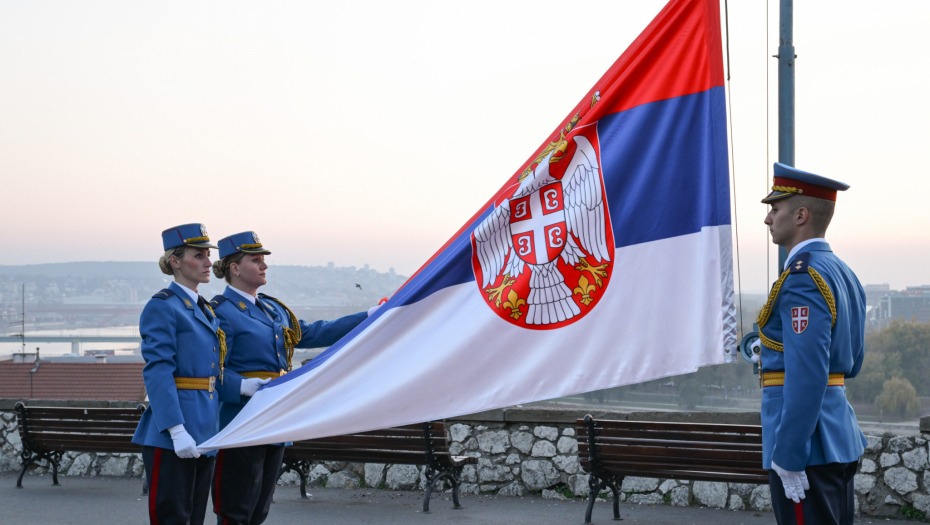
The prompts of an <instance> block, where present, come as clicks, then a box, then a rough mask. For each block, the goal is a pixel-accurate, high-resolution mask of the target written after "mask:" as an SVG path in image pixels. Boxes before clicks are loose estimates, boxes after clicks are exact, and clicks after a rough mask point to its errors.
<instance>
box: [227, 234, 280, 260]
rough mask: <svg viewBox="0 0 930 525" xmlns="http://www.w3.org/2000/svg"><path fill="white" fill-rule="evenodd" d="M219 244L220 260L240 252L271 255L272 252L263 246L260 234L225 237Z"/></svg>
mask: <svg viewBox="0 0 930 525" xmlns="http://www.w3.org/2000/svg"><path fill="white" fill-rule="evenodd" d="M217 244H219V245H220V259H222V258H223V257H226V256H228V255H233V254H236V253H239V252H243V253H254V254H261V255H271V252H269V251H268V250H266V249H265V248H264V247H263V246H262V241H260V240H259V239H258V234H257V233H255V232H242V233H236V234H233V235H230V236H229V237H223V238H222V239H220V242H218V243H217Z"/></svg>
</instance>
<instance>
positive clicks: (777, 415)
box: [758, 163, 867, 525]
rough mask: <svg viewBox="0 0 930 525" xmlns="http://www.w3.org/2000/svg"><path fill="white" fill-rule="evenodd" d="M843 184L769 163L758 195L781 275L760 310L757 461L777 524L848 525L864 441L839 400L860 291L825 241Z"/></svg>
mask: <svg viewBox="0 0 930 525" xmlns="http://www.w3.org/2000/svg"><path fill="white" fill-rule="evenodd" d="M847 188H849V186H847V185H846V184H843V183H841V182H837V181H834V180H830V179H827V178H825V177H820V176H818V175H814V174H812V173H806V172H803V171H800V170H796V169H794V168H792V167H790V166H785V165H783V164H780V163H776V164H775V184H774V186H772V192H771V193H770V194H769V195H768V196H767V197H766V198H765V199H763V200H762V202H763V203H765V204H770V205H771V210H770V211H769V213H768V215H766V217H765V224H767V225H768V227H769V231H770V232H771V234H772V242H773V243H775V244H777V245H779V246H783V247H784V248H785V250H787V251H788V258H787V262H786V264H785V268H784V273H782V274H781V276H780V277H779V278H778V280H777V281H776V282H775V284H774V285H773V286H772V292H771V294H770V295H769V299H768V302H766V304H765V306H764V307H763V308H762V311H761V312H759V320H758V324H759V336H760V338H761V340H762V352H761V356H760V357H761V363H760V365H761V370H762V384H763V387H764V388H763V391H762V442H763V444H762V463H763V467H764V468H766V469H769V485H770V487H771V491H772V506H773V507H774V509H775V518H776V519H777V520H778V523H780V524H794V523H797V524H803V525H814V524H821V523H824V524H827V523H830V524H844V525H845V524H851V523H853V511H854V509H853V505H854V504H853V502H854V495H853V476H854V475H855V474H856V466H857V464H858V461H859V456H861V455H862V452H863V451H864V447H865V445H866V444H867V441H866V439H865V436H863V435H862V431H861V430H859V423H858V422H857V421H856V414H855V413H854V412H853V409H852V407H851V406H850V405H849V403H848V402H847V401H846V388H845V387H844V381H845V379H846V378H852V377H855V376H856V375H857V374H858V373H859V369H860V368H861V367H862V359H863V356H864V348H863V338H864V331H865V293H864V292H863V290H862V285H861V284H859V280H858V279H857V278H856V275H855V274H854V273H853V272H852V270H850V269H849V267H847V266H846V264H844V263H843V261H841V260H840V259H839V258H837V256H836V255H834V254H833V251H831V250H830V245H829V244H827V241H826V240H825V239H824V236H825V235H826V232H827V226H829V225H830V219H832V218H833V209H834V206H835V203H836V192H837V190H839V191H845V190H846V189H847Z"/></svg>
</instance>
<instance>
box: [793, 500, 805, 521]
mask: <svg viewBox="0 0 930 525" xmlns="http://www.w3.org/2000/svg"><path fill="white" fill-rule="evenodd" d="M794 520H795V521H796V522H797V524H798V525H804V507H803V506H802V505H801V504H800V503H795V504H794Z"/></svg>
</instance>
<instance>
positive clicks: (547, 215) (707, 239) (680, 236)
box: [201, 0, 736, 450]
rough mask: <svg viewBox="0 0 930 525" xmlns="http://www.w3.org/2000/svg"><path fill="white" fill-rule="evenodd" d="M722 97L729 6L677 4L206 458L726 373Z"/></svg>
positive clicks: (731, 319)
mask: <svg viewBox="0 0 930 525" xmlns="http://www.w3.org/2000/svg"><path fill="white" fill-rule="evenodd" d="M554 74H557V73H554ZM724 89H725V88H724V77H723V60H722V49H721V40H720V13H719V4H718V1H717V0H672V1H670V2H669V3H668V4H667V5H666V6H665V7H664V8H663V9H662V11H661V12H660V13H659V14H658V15H657V16H656V18H655V19H654V20H653V21H652V23H650V25H649V26H648V27H647V28H646V30H645V31H643V33H642V34H641V35H640V36H639V37H638V38H637V39H636V40H635V41H634V42H633V44H632V45H631V46H630V47H629V48H628V49H627V50H626V52H624V53H623V55H622V56H621V57H620V58H619V59H618V60H617V61H616V62H615V63H614V64H613V66H612V67H611V68H610V69H609V70H608V71H607V73H606V74H605V75H604V76H603V77H602V78H601V79H600V80H599V81H598V82H597V83H596V84H595V85H594V86H593V87H592V88H591V90H590V91H589V92H588V93H587V94H585V95H584V97H582V99H581V102H579V103H578V105H577V106H575V108H574V109H572V111H571V112H570V113H569V114H568V116H567V117H566V118H565V119H564V121H563V122H562V123H561V124H560V125H559V126H558V128H556V131H555V132H554V133H552V134H551V135H550V136H549V137H547V139H546V140H545V141H544V142H543V144H542V146H541V147H540V148H539V149H538V150H537V151H536V152H534V153H533V154H532V155H531V156H530V158H529V159H528V160H527V162H526V163H525V164H523V165H522V166H520V168H519V169H518V170H517V172H516V173H515V174H514V175H513V176H511V177H510V178H509V179H508V180H507V181H506V183H505V184H504V185H503V187H502V188H501V189H500V191H498V192H497V193H496V194H495V195H494V196H493V197H492V198H491V199H490V200H489V201H488V203H487V204H486V205H485V206H483V207H482V208H481V209H480V210H479V211H478V212H477V213H476V214H475V216H474V217H473V218H472V219H471V220H469V221H468V223H466V224H465V225H464V226H463V227H462V228H461V229H460V230H459V231H458V232H457V233H456V234H455V235H454V236H453V237H452V238H451V239H450V240H449V241H448V242H447V243H446V245H445V246H443V247H442V248H441V249H440V250H439V251H438V252H437V253H436V254H435V255H434V256H433V257H432V258H431V259H430V260H429V261H428V262H427V263H426V264H425V265H424V266H423V267H422V268H421V269H420V270H419V271H418V272H417V273H416V274H415V275H414V276H413V277H412V278H411V279H410V280H409V281H408V282H407V283H406V284H405V285H404V286H403V287H401V289H400V290H399V291H398V292H397V293H396V294H395V295H394V296H393V297H392V298H391V299H390V301H388V302H387V303H386V304H385V305H384V306H383V307H382V308H381V309H380V310H378V311H377V312H376V313H375V314H374V315H372V316H371V317H369V318H368V319H367V320H366V321H365V322H364V323H362V324H361V325H359V326H358V327H357V328H356V329H355V330H354V331H353V332H352V333H350V334H349V335H348V336H346V337H345V338H343V339H342V340H341V341H339V342H338V343H337V344H335V345H334V346H332V347H330V348H329V349H328V350H326V351H325V352H323V353H322V354H321V355H320V356H318V357H317V358H315V359H314V360H313V361H311V362H310V363H309V364H308V365H306V366H303V367H301V368H299V369H297V370H295V371H294V372H291V373H289V374H287V375H285V376H283V377H281V378H279V379H276V380H275V381H273V382H272V383H270V384H269V385H267V386H266V387H264V388H263V389H262V390H260V391H259V392H258V393H257V394H256V395H255V396H254V397H253V398H252V400H251V401H250V402H249V403H248V404H247V405H246V406H245V408H244V409H243V410H242V412H241V413H240V414H239V415H238V416H237V417H236V418H235V420H233V421H232V422H231V423H230V424H229V426H227V427H226V428H225V429H224V430H222V431H221V432H220V433H219V434H218V435H217V436H216V437H214V438H213V439H211V440H209V441H208V442H206V443H204V444H203V445H202V446H201V449H204V450H206V449H213V448H227V447H237V446H247V445H255V444H262V443H276V442H282V441H296V440H301V439H312V438H318V437H325V436H331V435H339V434H346V433H352V432H360V431H366V430H372V429H378V428H385V427H392V426H397V425H404V424H411V423H419V422H423V421H429V420H435V419H441V418H446V417H452V416H458V415H464V414H472V413H477V412H481V411H484V410H489V409H494V408H500V407H503V406H509V405H514V404H519V403H529V402H532V401H538V400H543V399H550V398H555V397H560V396H567V395H572V394H578V393H582V392H587V391H591V390H599V389H604V388H610V387H616V386H621V385H626V384H631V383H639V382H642V381H648V380H652V379H657V378H661V377H666V376H672V375H677V374H684V373H688V372H693V371H695V370H697V368H698V367H701V366H706V365H713V364H718V363H722V362H723V361H724V351H725V349H733V351H734V352H735V346H736V323H735V315H734V314H735V311H734V302H733V276H732V267H733V265H732V251H731V231H730V200H729V199H730V198H729V183H728V180H729V169H728V158H727V132H726V110H725V99H726V95H725V91H724ZM489 140H503V139H502V138H501V134H498V133H494V134H493V135H492V136H491V137H489Z"/></svg>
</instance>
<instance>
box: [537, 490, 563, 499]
mask: <svg viewBox="0 0 930 525" xmlns="http://www.w3.org/2000/svg"><path fill="white" fill-rule="evenodd" d="M542 498H543V499H554V500H556V501H568V498H566V497H565V496H563V495H561V494H559V493H558V492H556V491H554V490H548V489H544V490H543V491H542Z"/></svg>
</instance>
